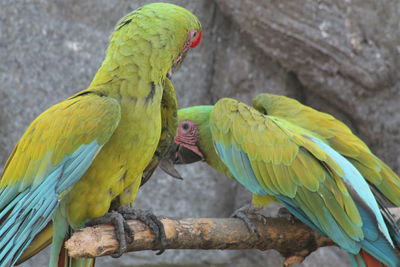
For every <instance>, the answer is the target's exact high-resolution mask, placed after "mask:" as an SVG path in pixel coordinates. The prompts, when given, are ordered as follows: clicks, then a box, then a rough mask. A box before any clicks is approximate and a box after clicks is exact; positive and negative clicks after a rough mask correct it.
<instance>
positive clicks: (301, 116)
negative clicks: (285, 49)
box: [253, 94, 400, 206]
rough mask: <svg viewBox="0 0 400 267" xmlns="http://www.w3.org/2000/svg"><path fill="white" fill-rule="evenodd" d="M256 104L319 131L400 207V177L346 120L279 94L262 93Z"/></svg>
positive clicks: (275, 114) (316, 131)
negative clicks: (373, 152) (342, 120)
mask: <svg viewBox="0 0 400 267" xmlns="http://www.w3.org/2000/svg"><path fill="white" fill-rule="evenodd" d="M253 106H254V108H255V109H257V110H258V111H259V112H261V113H263V114H266V115H271V116H275V117H279V118H283V119H285V120H286V121H289V122H291V123H293V124H296V125H298V126H300V127H302V128H304V129H307V130H309V131H312V132H314V133H316V134H318V135H319V136H320V138H321V139H323V140H325V141H326V142H327V143H328V144H329V146H330V147H332V148H333V149H334V150H336V151H337V152H339V153H340V154H342V155H343V156H345V157H346V158H347V159H348V160H349V161H350V162H351V163H352V164H353V165H354V166H355V167H356V168H357V169H358V171H359V172H360V173H361V174H362V175H363V176H364V178H365V179H366V180H367V181H368V182H370V183H372V184H373V185H375V186H376V187H377V188H378V189H379V190H380V191H381V192H382V193H383V195H384V196H385V197H386V198H388V199H389V200H390V201H391V202H392V203H393V204H395V205H396V206H400V178H399V177H398V176H397V175H396V174H395V173H394V172H393V171H392V170H391V169H390V168H389V166H387V165H386V164H385V163H384V162H383V161H382V160H380V159H379V158H378V157H376V156H375V155H374V154H372V152H371V151H370V149H369V148H368V146H367V145H366V144H365V143H364V142H363V141H362V140H361V139H360V138H358V137H357V136H356V135H354V134H353V132H352V131H351V130H350V128H349V127H347V126H346V125H345V124H344V123H342V122H341V121H339V120H337V119H336V118H335V117H333V116H331V115H329V114H327V113H324V112H320V111H317V110H315V109H313V108H311V107H308V106H305V105H303V104H301V103H300V102H298V101H297V100H295V99H292V98H289V97H285V96H280V95H274V94H260V95H258V96H257V97H256V98H254V99H253Z"/></svg>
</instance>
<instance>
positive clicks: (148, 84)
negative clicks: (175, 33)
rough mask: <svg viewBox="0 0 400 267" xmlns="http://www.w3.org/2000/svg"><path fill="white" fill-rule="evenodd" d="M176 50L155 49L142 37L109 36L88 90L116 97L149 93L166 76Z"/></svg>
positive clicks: (146, 95) (143, 96) (152, 91)
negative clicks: (101, 61)
mask: <svg viewBox="0 0 400 267" xmlns="http://www.w3.org/2000/svg"><path fill="white" fill-rule="evenodd" d="M114 35H117V33H115V34H114ZM144 48H146V49H144ZM177 53H178V52H176V51H175V52H171V51H168V50H166V48H165V47H163V49H154V48H152V42H150V41H147V40H146V39H144V38H142V39H141V40H139V41H135V42H133V41H131V42H129V41H125V42H121V41H120V40H118V38H117V37H115V38H112V39H111V41H110V45H109V47H108V49H107V52H106V57H105V59H104V61H103V63H102V65H101V66H100V68H99V70H98V71H97V73H96V75H95V77H94V78H93V81H92V83H91V84H90V86H89V90H101V91H102V92H104V93H105V94H107V95H108V96H110V97H115V98H118V97H123V96H129V97H132V98H145V97H149V96H152V94H153V93H154V90H153V89H154V86H157V85H161V84H162V83H163V82H164V80H165V79H166V77H167V73H168V71H169V69H170V68H171V66H172V62H173V59H174V54H177Z"/></svg>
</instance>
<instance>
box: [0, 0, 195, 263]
mask: <svg viewBox="0 0 400 267" xmlns="http://www.w3.org/2000/svg"><path fill="white" fill-rule="evenodd" d="M201 39H202V29H201V25H200V22H199V20H198V19H197V18H196V16H194V15H193V14H192V13H191V12H189V11H188V10H186V9H184V8H182V7H179V6H176V5H173V4H168V3H153V4H149V5H145V6H143V7H141V8H139V9H137V10H134V11H133V12H131V13H129V14H128V15H126V16H125V17H123V18H122V19H121V20H120V21H119V22H118V23H117V26H116V27H115V30H114V32H113V34H112V36H111V38H110V44H109V47H108V49H107V51H106V55H105V59H104V61H103V63H102V65H101V66H100V68H99V70H98V71H97V73H96V75H95V77H94V78H93V81H92V82H91V84H90V85H89V87H88V88H87V89H86V90H83V91H81V92H78V93H77V94H75V95H73V96H71V97H69V98H68V99H66V100H64V101H62V102H60V103H58V104H56V105H54V106H52V107H50V108H49V109H48V110H46V111H44V112H43V113H42V114H41V115H39V116H38V117H37V118H36V119H35V120H34V121H33V122H32V123H31V125H30V126H29V127H28V129H27V130H26V131H25V133H24V134H23V135H22V137H21V139H20V140H19V142H18V144H17V145H16V146H15V148H14V151H13V152H12V153H11V155H10V157H9V159H8V161H7V163H6V165H5V168H4V172H3V174H2V176H1V180H0V266H1V267H2V266H10V265H11V266H12V265H14V264H15V263H16V262H17V261H18V263H20V262H21V261H23V260H24V259H27V258H29V257H30V256H32V255H34V254H36V253H37V252H38V251H40V250H41V249H43V248H44V247H46V246H47V245H48V244H49V243H50V239H51V238H52V248H51V253H50V263H49V266H52V267H53V266H57V264H60V266H87V265H91V264H93V263H94V261H90V260H89V261H88V260H83V259H82V260H81V261H80V260H71V259H67V258H66V259H63V258H61V259H60V258H59V254H60V251H61V250H62V244H63V241H64V238H66V237H67V236H68V235H69V233H70V232H71V231H73V230H75V229H78V228H80V227H83V226H85V225H87V224H92V223H93V222H96V221H97V222H101V221H103V222H105V220H107V219H109V221H112V222H116V223H115V225H116V226H119V229H117V230H116V233H117V238H118V239H119V241H120V253H122V252H123V250H124V249H125V248H126V240H125V236H124V230H125V231H129V229H127V224H126V222H124V219H126V217H124V215H125V214H120V213H117V212H115V211H112V212H110V213H108V211H109V209H110V206H111V203H112V202H113V203H118V204H117V205H118V206H129V205H131V203H133V201H134V200H135V197H136V194H137V191H138V188H139V186H140V184H141V183H142V177H143V176H144V177H148V176H149V175H148V174H150V172H151V170H152V168H154V166H156V165H157V162H158V161H159V160H160V159H161V158H162V157H163V155H165V153H166V152H165V151H166V150H168V147H169V144H170V143H171V142H172V140H173V135H174V132H175V128H176V125H177V121H176V109H177V101H176V95H175V89H174V87H173V85H172V83H171V81H170V77H171V74H172V73H173V72H174V71H176V70H177V69H178V68H179V67H180V65H181V63H182V61H183V59H184V57H185V55H186V53H187V52H188V51H189V50H190V49H191V48H194V47H196V46H197V45H198V44H199V43H200V41H201ZM171 133H172V135H171ZM149 165H151V168H150V167H148V166H149ZM147 173H148V174H147ZM124 210H125V211H127V209H124ZM128 213H129V214H128ZM126 215H127V216H128V217H129V216H130V217H132V216H136V217H137V218H139V219H143V220H144V219H145V218H144V217H146V214H142V213H140V212H137V213H135V210H129V212H127V214H126ZM153 217H154V216H153ZM101 219H104V220H101ZM150 219H151V218H150ZM121 220H122V221H121ZM154 224H156V225H157V222H153V225H154ZM158 226H159V224H158ZM121 227H122V230H121ZM128 228H129V227H128ZM156 228H157V227H153V228H152V229H153V230H154V231H159V232H160V231H163V229H156ZM158 228H160V227H158ZM118 233H119V234H118ZM121 233H122V234H121ZM24 251H25V253H24ZM23 253H24V254H23ZM64 260H65V261H64Z"/></svg>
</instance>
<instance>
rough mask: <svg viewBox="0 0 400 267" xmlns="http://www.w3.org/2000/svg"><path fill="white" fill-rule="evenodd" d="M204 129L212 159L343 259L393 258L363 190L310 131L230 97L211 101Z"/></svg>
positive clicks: (345, 165)
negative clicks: (344, 254) (325, 239)
mask: <svg viewBox="0 0 400 267" xmlns="http://www.w3.org/2000/svg"><path fill="white" fill-rule="evenodd" d="M210 127H211V132H212V136H213V141H214V146H215V148H216V150H217V152H218V154H219V155H220V157H221V158H222V160H223V161H224V162H225V164H226V165H227V167H228V168H229V170H230V171H231V172H232V174H233V176H234V177H235V178H236V179H237V180H238V181H239V182H240V183H241V184H242V185H244V186H245V187H246V188H247V189H248V190H249V191H251V192H252V193H253V194H261V195H266V194H269V195H273V196H275V197H276V198H277V199H279V200H280V201H281V202H282V203H283V204H284V205H285V206H286V208H288V210H289V211H290V212H292V213H293V214H294V215H295V216H297V217H298V218H299V219H300V220H302V221H303V222H304V223H306V224H307V225H309V226H310V227H312V228H313V229H315V230H317V231H319V232H322V233H324V234H325V235H327V236H329V237H330V238H332V240H334V241H335V242H336V243H337V244H338V245H340V246H341V247H342V248H343V249H345V250H347V251H348V252H350V253H353V254H357V253H358V252H359V250H360V248H361V247H363V248H365V249H366V250H367V251H368V252H370V251H371V252H370V253H371V254H372V255H374V256H376V258H378V259H382V258H383V260H385V262H390V260H391V259H392V258H391V257H394V258H395V259H396V260H398V258H397V256H396V254H395V253H394V252H393V251H392V250H391V249H392V244H390V243H389V241H388V240H391V239H390V236H389V233H388V230H387V228H386V225H385V223H384V221H383V218H382V215H381V213H380V210H379V207H378V204H377V203H376V200H375V198H374V196H373V194H372V192H371V191H370V189H369V186H368V184H367V183H366V182H365V181H364V179H363V177H362V176H361V174H360V173H359V172H358V171H357V170H356V169H355V168H354V166H352V165H351V164H350V163H349V162H348V161H347V160H346V159H345V158H344V157H342V156H340V154H339V153H337V152H336V151H334V150H333V149H332V148H330V147H329V146H328V145H326V144H325V143H323V142H321V141H319V140H318V139H316V137H315V136H314V135H313V134H312V133H310V132H308V131H306V130H304V129H302V128H299V127H297V126H295V125H293V124H291V123H289V122H287V121H284V120H282V119H279V118H276V117H273V116H265V115H263V114H261V113H260V112H258V111H256V110H255V109H253V108H250V107H248V106H246V105H245V104H243V103H240V102H238V101H236V100H233V99H222V100H219V101H218V102H217V104H216V105H215V107H214V109H213V111H212V113H211V118H210ZM375 241H376V242H378V243H379V244H375V243H374V242H375ZM381 242H383V245H382V247H383V248H382V247H381ZM375 245H376V247H375ZM382 251H383V252H382ZM393 253H394V254H393ZM389 255H390V256H389ZM388 258H389V259H388Z"/></svg>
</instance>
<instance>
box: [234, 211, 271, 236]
mask: <svg viewBox="0 0 400 267" xmlns="http://www.w3.org/2000/svg"><path fill="white" fill-rule="evenodd" d="M261 209H262V207H254V206H252V205H251V204H249V205H245V206H243V207H241V208H239V209H237V210H235V211H234V212H233V214H232V215H231V217H233V218H238V219H240V220H242V221H243V222H244V224H245V225H246V227H247V229H248V230H249V231H250V232H253V233H255V234H257V235H258V236H259V235H260V233H259V232H258V230H257V228H256V227H255V226H254V224H253V223H252V222H251V220H250V218H256V219H257V220H258V221H262V222H263V223H265V222H266V220H265V219H266V217H265V216H264V215H262V214H260V213H258V212H259V211H260V210H261Z"/></svg>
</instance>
